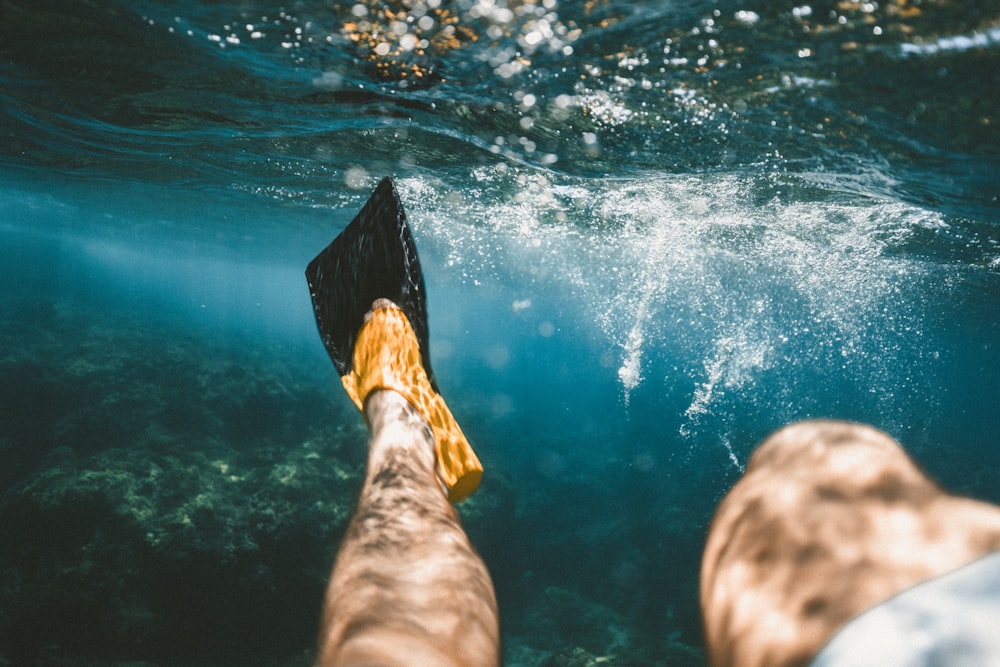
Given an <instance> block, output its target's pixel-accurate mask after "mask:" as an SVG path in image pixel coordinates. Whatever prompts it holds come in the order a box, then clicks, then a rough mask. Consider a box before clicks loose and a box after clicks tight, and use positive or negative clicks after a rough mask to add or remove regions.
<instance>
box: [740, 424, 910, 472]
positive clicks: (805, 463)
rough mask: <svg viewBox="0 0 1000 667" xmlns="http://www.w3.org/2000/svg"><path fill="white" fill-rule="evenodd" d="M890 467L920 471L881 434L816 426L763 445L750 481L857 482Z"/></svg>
mask: <svg viewBox="0 0 1000 667" xmlns="http://www.w3.org/2000/svg"><path fill="white" fill-rule="evenodd" d="M886 466H890V467H894V468H899V469H912V470H913V471H915V466H914V465H913V464H912V462H911V461H910V459H909V457H908V456H907V455H906V453H905V452H904V451H903V448H902V447H901V446H900V444H899V443H898V442H896V441H895V440H893V439H892V438H891V437H890V436H889V435H887V434H886V433H883V432H882V431H879V430H877V429H875V428H872V427H871V426H868V425H866V424H859V423H854V422H845V421H833V420H812V421H801V422H797V423H795V424H791V425H789V426H786V427H784V428H782V429H781V430H779V431H777V432H776V433H774V434H773V435H771V436H770V437H768V438H767V439H766V440H765V441H764V442H762V443H761V444H760V445H759V446H758V447H757V449H756V450H754V453H753V455H752V456H751V457H750V462H749V463H748V464H747V476H748V477H749V476H750V475H753V474H757V473H763V474H765V475H766V474H767V473H776V474H781V475H789V476H795V477H814V478H827V479H830V478H839V477H842V476H844V475H845V474H846V475H849V476H852V477H855V478H856V477H857V476H862V477H863V476H864V474H865V471H869V472H870V471H872V470H874V469H876V468H877V469H885V467H886Z"/></svg>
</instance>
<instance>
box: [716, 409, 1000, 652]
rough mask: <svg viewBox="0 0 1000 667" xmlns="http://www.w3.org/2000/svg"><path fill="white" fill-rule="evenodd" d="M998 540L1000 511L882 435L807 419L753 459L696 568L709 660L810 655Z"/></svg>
mask: <svg viewBox="0 0 1000 667" xmlns="http://www.w3.org/2000/svg"><path fill="white" fill-rule="evenodd" d="M996 549H1000V508H997V507H994V506H992V505H988V504H986V503H980V502H976V501H973V500H969V499H965V498H958V497H955V496H951V495H949V494H947V493H945V492H944V491H942V490H941V489H939V488H938V487H937V486H936V485H935V484H934V483H933V482H931V481H930V480H929V479H927V477H926V476H925V475H924V474H923V473H922V472H921V471H920V470H919V469H918V468H917V467H916V465H914V463H913V462H912V461H911V460H910V459H909V457H908V456H907V455H906V453H905V452H904V451H903V449H902V448H901V447H900V446H899V444H898V443H896V442H895V441H894V440H893V439H892V438H890V437H889V436H887V435H885V434H884V433H881V432H879V431H876V430H875V429H872V428H870V427H867V426H862V425H858V424H847V423H841V422H804V423H800V424H795V425H793V426H790V427H788V428H785V429H783V430H781V431H779V432H778V433H776V434H775V435H773V436H771V437H770V438H769V439H768V440H766V441H765V442H764V443H763V444H762V445H761V446H760V447H759V448H758V449H757V450H756V451H755V452H754V454H753V457H752V458H751V460H750V463H749V465H748V466H747V471H746V474H745V475H744V477H743V478H742V479H741V480H740V481H739V482H738V483H737V484H736V486H735V487H734V488H733V489H732V491H730V493H729V495H728V496H727V497H726V498H725V499H724V500H723V502H722V503H721V504H720V506H719V508H718V510H717V512H716V515H715V518H714V520H713V522H712V526H711V528H710V531H709V536H708V543H707V545H706V548H705V555H704V560H703V563H702V572H701V598H702V613H703V615H704V618H705V627H706V638H707V642H708V652H709V659H710V662H711V664H712V665H713V666H714V667H719V666H722V665H740V666H741V667H743V666H745V667H756V666H763V665H766V666H768V667H775V666H782V665H804V664H806V663H807V662H808V661H809V660H810V659H811V658H812V657H813V656H814V655H815V654H816V653H817V652H818V651H819V649H820V648H822V646H823V645H824V644H825V643H826V641H827V640H829V639H830V638H831V636H832V635H833V634H834V633H835V632H836V631H837V630H838V629H839V628H840V627H841V626H842V625H843V624H845V623H846V622H847V621H848V620H850V619H851V618H853V617H854V616H856V615H857V614H859V613H861V612H862V611H864V610H866V609H868V608H870V607H872V606H874V605H876V604H878V603H879V602H882V601H884V600H886V599H887V598H889V597H891V596H893V595H894V594H896V593H898V592H900V591H902V590H904V589H906V588H909V587H911V586H913V585H915V584H917V583H919V582H921V581H923V580H925V579H928V578H932V577H935V576H938V575H941V574H944V573H947V572H949V571H952V570H955V569H957V568H959V567H961V566H963V565H965V564H967V563H969V562H971V561H973V560H975V559H976V558H977V557H979V556H981V555H984V554H986V553H989V552H990V551H993V550H996Z"/></svg>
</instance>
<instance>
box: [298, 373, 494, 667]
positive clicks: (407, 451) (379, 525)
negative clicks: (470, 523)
mask: <svg viewBox="0 0 1000 667" xmlns="http://www.w3.org/2000/svg"><path fill="white" fill-rule="evenodd" d="M364 413H365V419H366V420H367V422H368V426H369V429H370V431H371V434H372V437H371V442H370V444H369V453H368V467H367V472H366V477H365V482H364V487H363V489H362V491H361V497H360V499H359V501H358V507H357V510H356V511H355V514H354V516H353V518H352V520H351V523H350V525H349V526H348V529H347V534H346V535H345V537H344V540H343V542H342V544H341V546H340V550H339V552H338V554H337V559H336V562H335V564H334V568H333V572H332V574H331V578H330V583H329V586H328V588H327V592H326V599H325V603H324V612H323V619H322V626H321V632H320V641H319V659H318V661H317V665H320V666H322V667H333V666H336V667H362V666H364V667H376V666H378V667H396V666H399V667H404V666H405V667H414V666H423V665H427V666H432V665H433V666H440V667H494V666H496V665H499V664H500V630H499V620H498V619H499V614H498V611H497V603H496V597H495V594H494V590H493V584H492V581H491V580H490V575H489V572H488V571H487V570H486V566H485V565H484V563H483V561H482V559H481V558H480V557H479V555H478V554H477V553H476V551H475V549H474V548H473V547H472V544H471V543H470V542H469V539H468V537H467V536H466V534H465V531H464V530H463V529H462V526H461V523H460V521H459V518H458V514H457V513H456V512H455V508H454V507H453V506H452V505H451V504H450V503H449V502H448V500H447V497H446V496H445V491H444V489H443V488H442V485H441V483H440V481H439V480H438V477H437V474H436V472H435V471H436V467H435V454H434V451H435V450H434V441H433V436H432V433H431V430H430V428H429V427H428V425H427V423H426V422H425V421H424V419H423V417H421V416H420V414H419V413H418V412H417V410H416V409H415V408H414V407H413V406H412V405H410V403H409V402H407V401H406V399H404V398H403V397H402V396H401V395H400V394H398V393H396V392H394V391H389V390H385V391H374V392H372V393H371V395H369V396H368V397H367V399H366V400H365V409H364Z"/></svg>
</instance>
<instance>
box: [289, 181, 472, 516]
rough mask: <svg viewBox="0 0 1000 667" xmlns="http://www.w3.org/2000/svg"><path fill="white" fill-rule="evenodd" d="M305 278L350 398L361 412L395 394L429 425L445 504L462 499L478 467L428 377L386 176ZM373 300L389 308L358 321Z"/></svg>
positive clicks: (416, 273)
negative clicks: (379, 397)
mask: <svg viewBox="0 0 1000 667" xmlns="http://www.w3.org/2000/svg"><path fill="white" fill-rule="evenodd" d="M306 280H307V281H308V283H309V293H310V295H311V296H312V303H313V310H314V312H315V314H316V324H317V326H318V327H319V333H320V337H321V338H322V340H323V345H324V346H325V347H326V351H327V353H328V354H329V355H330V359H331V360H332V361H333V364H334V366H335V367H336V369H337V372H338V373H340V376H341V380H342V381H343V384H344V389H345V390H346V391H347V394H348V396H350V397H351V400H353V401H354V403H355V404H356V405H357V406H358V408H359V409H361V410H362V411H364V401H365V398H366V397H367V396H368V394H369V393H370V392H371V391H374V390H376V389H392V390H394V391H397V392H398V393H400V394H402V395H403V396H404V397H405V398H406V399H407V400H408V401H409V402H410V404H411V405H413V406H414V407H415V408H416V409H417V411H418V412H420V414H421V415H422V416H423V417H424V419H425V420H426V421H427V423H428V424H429V425H430V427H431V431H432V432H433V434H434V446H435V454H436V462H437V472H438V476H439V478H440V479H441V481H442V483H443V484H444V486H445V488H446V489H447V494H448V499H449V500H450V501H451V502H459V501H461V500H463V499H464V498H466V497H467V496H469V495H470V494H471V493H472V492H473V491H475V490H476V488H477V487H478V486H479V481H480V479H481V478H482V472H483V468H482V464H480V462H479V459H478V458H477V457H476V454H475V452H474V451H473V450H472V447H471V446H470V445H469V442H468V440H467V439H466V438H465V435H464V434H463V433H462V430H461V428H459V426H458V423H457V422H456V421H455V418H454V416H452V414H451V411H450V410H449V409H448V406H447V405H445V403H444V399H442V398H441V394H440V392H439V390H438V387H437V382H436V381H435V379H434V374H433V373H432V372H431V365H430V349H429V345H428V333H427V306H426V291H425V288H424V278H423V274H422V273H421V271H420V261H419V260H418V259H417V248H416V245H414V243H413V235H412V234H411V233H410V228H409V226H408V225H407V223H406V214H405V212H404V211H403V206H402V203H401V202H400V200H399V195H398V193H397V192H396V188H395V186H394V185H393V182H392V179H390V178H389V177H388V176H387V177H385V178H384V179H382V182H381V183H379V185H378V187H376V188H375V191H374V192H373V193H372V196H371V198H369V200H368V203H366V204H365V205H364V207H363V208H362V209H361V212H360V213H358V215H357V216H356V217H355V218H354V219H353V220H352V221H351V222H350V224H348V225H347V227H346V228H345V229H344V231H343V232H341V233H340V235H339V236H338V237H337V238H335V239H334V240H333V242H331V243H330V245H328V246H327V247H326V248H325V249H323V251H322V252H321V253H320V254H319V255H317V256H316V257H315V259H313V260H312V261H311V262H310V263H309V266H308V267H307V268H306ZM378 299H388V300H389V301H391V302H392V303H393V304H394V305H395V306H396V308H384V307H382V308H378V309H377V310H375V312H374V313H373V315H371V316H370V317H369V318H368V319H367V321H366V318H365V315H366V314H367V313H368V312H369V311H371V310H372V308H373V304H374V303H375V302H376V301H377V300H378ZM393 312H396V313H401V314H402V315H405V318H402V319H400V318H399V317H397V316H395V315H393ZM404 320H405V321H404ZM418 357H419V358H418Z"/></svg>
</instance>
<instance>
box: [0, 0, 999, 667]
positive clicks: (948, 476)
mask: <svg viewBox="0 0 1000 667" xmlns="http://www.w3.org/2000/svg"><path fill="white" fill-rule="evenodd" d="M998 110H1000V3H998V2H997V1H996V0H878V1H876V0H872V1H866V0H815V1H814V0H790V1H787V2H785V1H772V0H718V1H711V0H657V1H645V0H622V1H614V2H612V1H611V0H385V1H383V0H356V1H351V0H347V1H346V2H341V1H340V0H289V1H288V2H284V3H282V2H277V1H274V2H270V1H264V0H218V1H213V2H196V1H195V0H173V1H170V2H168V1H166V0H104V1H101V0H46V1H45V2H37V1H35V0H0V308H2V310H0V312H2V317H0V666H3V667H6V666H8V665H9V666H12V667H13V666H18V667H20V666H30V665H37V666H47V667H48V666H69V665H74V666H84V667H87V666H97V665H109V666H124V665H130V666H139V665H142V666H144V667H151V666H163V667H175V666H176V667H181V666H184V667H187V666H190V667H196V666H197V667H202V666H204V667H215V666H224V665H246V666H277V667H293V666H302V667H305V666H307V665H310V664H311V662H312V660H313V658H314V655H315V654H314V650H315V642H316V634H317V629H318V624H319V615H320V611H321V605H322V600H323V593H324V589H325V585H326V581H327V578H328V576H329V571H330V567H331V564H332V562H333V558H334V556H335V553H336V549H337V546H338V544H339V542H340V539H341V537H342V535H343V533H344V530H345V528H346V524H347V521H348V520H349V518H350V516H351V512H352V510H353V508H354V505H355V502H356V500H357V497H358V493H359V491H360V488H361V482H362V479H363V472H364V463H365V456H366V443H367V438H368V432H367V429H366V427H365V424H364V420H363V418H362V416H361V415H360V414H359V412H358V411H357V409H356V408H355V407H354V406H353V404H352V403H351V402H350V400H349V399H348V398H347V396H346V394H345V393H344V391H343V389H342V387H341V384H340V379H339V377H338V375H337V372H336V370H335V369H334V368H333V365H332V364H331V363H330V359H329V357H328V356H327V354H326V351H325V350H324V348H323V344H322V342H321V340H320V338H319V336H318V334H317V330H316V324H315V320H314V317H313V312H312V308H311V305H310V299H309V291H308V288H307V286H306V282H305V277H304V270H305V267H306V264H307V263H308V262H309V261H310V260H311V259H312V258H313V257H314V256H315V255H316V254H317V253H318V252H319V251H320V250H321V249H322V248H323V247H325V246H326V245H327V244H328V243H329V242H330V240H331V239H333V238H334V236H336V235H337V234H338V233H339V232H340V231H341V230H342V229H343V228H344V227H345V226H346V225H347V224H348V222H349V221H350V220H351V219H352V218H353V217H354V215H355V214H356V213H357V212H358V210H360V208H361V207H362V206H363V205H364V203H365V201H367V199H368V196H369V195H370V193H371V191H372V189H373V188H374V187H375V186H376V185H377V184H378V182H379V181H380V179H381V178H382V177H383V176H385V175H390V176H392V177H393V179H394V180H395V183H396V187H397V189H398V191H399V195H400V197H401V199H402V202H403V205H404V207H405V209H406V213H407V217H408V220H409V224H410V226H411V229H412V231H413V235H414V238H415V241H416V245H417V247H418V249H419V252H420V261H421V264H422V267H423V272H424V277H425V280H426V285H427V299H428V301H427V309H428V318H429V328H430V351H431V358H432V360H433V364H434V371H435V375H436V378H437V382H438V384H439V386H440V388H441V391H442V394H443V396H444V397H445V399H446V400H447V402H448V405H449V407H450V408H451V410H452V412H453V413H454V414H455V416H456V418H457V419H458V422H459V423H460V424H461V426H462V429H463V430H464V431H465V433H466V435H468V437H469V439H470V441H471V442H472V444H473V446H474V448H475V450H476V452H477V454H478V455H479V457H480V458H481V460H482V462H483V464H484V467H485V475H484V478H483V484H482V486H481V488H480V489H479V491H478V492H477V493H476V494H475V495H474V496H472V497H471V498H470V499H469V500H467V501H465V502H464V503H462V504H461V505H459V506H458V509H459V512H460V514H461V516H462V521H463V524H464V526H465V528H466V530H467V531H468V533H469V535H470V538H471V540H472V542H473V544H474V545H475V547H476V549H477V550H478V551H479V553H480V554H481V555H482V557H483V559H484V560H485V561H486V563H487V565H488V567H489V569H490V572H491V574H492V576H493V581H494V585H495V588H496V592H497V597H498V601H499V606H500V613H501V625H502V635H503V656H504V657H503V660H504V664H505V665H506V666H508V667H529V666H532V667H534V666H537V667H564V666H574V667H584V666H593V665H609V666H612V667H613V666H619V667H620V666H624V665H629V666H665V665H684V666H687V665H703V664H705V658H704V652H703V648H702V626H701V619H700V613H699V601H698V571H699V562H700V558H701V551H702V548H703V547H704V543H705V535H706V531H707V527H708V523H709V521H710V520H711V517H712V512H713V510H714V508H715V507H716V505H717V503H718V502H719V500H720V499H721V498H722V497H723V495H724V494H725V493H726V491H727V490H728V489H729V488H730V487H731V486H732V484H733V483H734V482H735V481H736V480H737V479H738V478H739V475H740V473H741V471H742V470H743V467H744V465H745V464H746V462H747V459H748V457H749V455H750V453H751V452H752V451H753V448H754V446H755V445H756V444H757V443H759V442H760V441H761V440H762V439H763V438H764V437H766V436H767V435H768V434H770V433H771V432H773V431H774V430H776V429H778V428H780V427H781V426H783V425H785V424H788V423H789V422H792V421H795V420H798V419H803V418H811V417H830V418H840V419H849V420H856V421H863V422H867V423H870V424H872V425H873V426H875V427H877V428H880V429H882V430H884V431H886V432H887V433H889V434H890V435H892V436H893V437H895V438H897V439H898V440H899V441H900V442H902V443H903V444H904V445H905V446H906V448H907V450H908V451H909V452H910V453H911V455H912V456H913V457H914V458H915V460H916V461H917V462H918V463H919V464H920V465H921V466H922V467H923V468H924V470H926V471H927V472H928V474H930V475H931V476H932V477H933V478H934V479H936V480H937V481H939V482H940V483H941V484H942V485H943V486H945V487H946V488H948V489H949V490H952V491H954V492H956V493H961V494H964V495H968V496H972V497H974V498H978V499H982V500H987V501H991V502H1000V447H998V442H997V438H998V434H1000V382H998V379H1000V200H998V197H1000V111H998Z"/></svg>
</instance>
